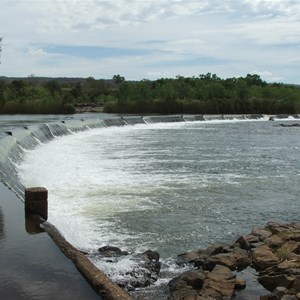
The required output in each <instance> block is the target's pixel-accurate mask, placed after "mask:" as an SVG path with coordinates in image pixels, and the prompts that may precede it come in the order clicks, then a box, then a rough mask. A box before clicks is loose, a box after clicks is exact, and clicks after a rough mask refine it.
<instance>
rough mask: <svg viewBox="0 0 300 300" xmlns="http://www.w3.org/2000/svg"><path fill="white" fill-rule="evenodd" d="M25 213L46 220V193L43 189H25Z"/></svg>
mask: <svg viewBox="0 0 300 300" xmlns="http://www.w3.org/2000/svg"><path fill="white" fill-rule="evenodd" d="M25 212H26V213H28V214H34V215H39V216H41V217H42V218H43V219H44V220H47V219H48V191H47V189H45V188H43V187H33V188H27V189H25Z"/></svg>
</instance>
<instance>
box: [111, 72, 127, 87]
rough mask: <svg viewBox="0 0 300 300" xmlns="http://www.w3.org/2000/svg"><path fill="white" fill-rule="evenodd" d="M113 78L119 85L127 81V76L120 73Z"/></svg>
mask: <svg viewBox="0 0 300 300" xmlns="http://www.w3.org/2000/svg"><path fill="white" fill-rule="evenodd" d="M112 79H113V81H114V83H116V84H117V85H118V86H119V85H120V84H122V83H123V82H124V81H125V77H123V76H121V75H120V74H118V75H114V76H113V78H112Z"/></svg>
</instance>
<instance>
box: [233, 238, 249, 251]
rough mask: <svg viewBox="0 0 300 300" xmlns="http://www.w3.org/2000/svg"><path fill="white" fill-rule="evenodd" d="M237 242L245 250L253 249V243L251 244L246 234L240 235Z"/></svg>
mask: <svg viewBox="0 0 300 300" xmlns="http://www.w3.org/2000/svg"><path fill="white" fill-rule="evenodd" d="M236 243H237V244H239V246H240V248H241V249H245V250H250V249H251V244H250V242H249V240H248V239H247V237H245V236H244V235H242V236H240V237H239V238H238V239H237V240H236Z"/></svg>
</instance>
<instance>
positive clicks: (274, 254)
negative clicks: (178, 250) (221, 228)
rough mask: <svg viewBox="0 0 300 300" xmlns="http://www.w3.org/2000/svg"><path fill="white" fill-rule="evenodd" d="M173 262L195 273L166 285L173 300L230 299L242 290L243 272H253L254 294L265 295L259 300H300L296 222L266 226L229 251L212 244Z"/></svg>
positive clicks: (298, 228)
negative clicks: (255, 274) (262, 289)
mask: <svg viewBox="0 0 300 300" xmlns="http://www.w3.org/2000/svg"><path fill="white" fill-rule="evenodd" d="M178 258H179V262H181V263H182V264H191V265H193V267H194V269H193V270H191V271H187V272H184V273H182V274H181V275H180V276H178V277H176V278H174V279H173V280H171V281H170V282H169V284H168V285H169V288H170V291H171V297H170V299H172V300H179V299H180V300H182V299H199V300H200V299H230V298H232V297H234V296H235V295H236V293H237V292H238V291H240V290H243V289H245V288H246V287H247V281H246V280H244V279H242V278H240V271H241V270H245V269H246V268H252V269H253V270H255V271H256V272H257V281H258V282H257V289H259V288H260V286H259V283H260V284H261V285H262V286H263V287H264V288H265V289H266V292H265V293H263V294H261V295H260V298H259V299H260V300H280V299H282V300H283V299H292V300H297V299H300V223H299V222H294V223H290V224H284V223H278V222H268V224H267V225H266V226H265V227H263V228H254V229H253V230H252V231H251V233H249V234H247V235H242V236H240V237H239V238H238V239H237V240H236V241H235V242H234V243H233V244H231V245H223V244H211V245H209V246H208V247H207V248H206V249H197V250H194V251H190V252H186V253H183V254H181V255H179V256H178ZM268 291H269V292H268ZM246 296H247V293H246Z"/></svg>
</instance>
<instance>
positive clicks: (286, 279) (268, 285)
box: [258, 274, 295, 292]
mask: <svg viewBox="0 0 300 300" xmlns="http://www.w3.org/2000/svg"><path fill="white" fill-rule="evenodd" d="M294 280H295V279H294V277H292V276H288V275H286V274H280V275H275V276H272V275H266V276H261V277H259V278H258V281H259V283H260V284H261V285H262V286H263V287H264V288H265V289H267V290H269V291H271V292H272V291H273V290H274V289H275V288H276V287H278V286H282V287H285V288H287V289H289V288H291V287H292V284H293V282H294Z"/></svg>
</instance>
